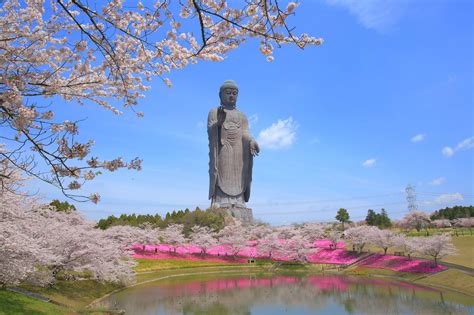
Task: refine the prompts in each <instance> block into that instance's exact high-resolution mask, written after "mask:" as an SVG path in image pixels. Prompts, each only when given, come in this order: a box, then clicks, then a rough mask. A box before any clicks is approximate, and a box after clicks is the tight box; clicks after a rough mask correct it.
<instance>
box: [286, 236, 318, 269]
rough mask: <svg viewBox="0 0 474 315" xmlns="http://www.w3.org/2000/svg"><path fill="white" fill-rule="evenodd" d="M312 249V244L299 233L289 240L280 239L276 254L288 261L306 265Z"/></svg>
mask: <svg viewBox="0 0 474 315" xmlns="http://www.w3.org/2000/svg"><path fill="white" fill-rule="evenodd" d="M312 248H313V246H312V242H310V240H309V239H308V237H306V236H305V235H304V234H303V233H301V232H300V233H296V234H294V235H293V236H291V237H290V238H285V239H280V242H279V247H278V252H279V254H280V255H282V256H283V257H285V258H286V259H288V260H292V261H297V262H300V263H307V262H308V260H307V256H308V255H309V254H310V253H311V250H312Z"/></svg>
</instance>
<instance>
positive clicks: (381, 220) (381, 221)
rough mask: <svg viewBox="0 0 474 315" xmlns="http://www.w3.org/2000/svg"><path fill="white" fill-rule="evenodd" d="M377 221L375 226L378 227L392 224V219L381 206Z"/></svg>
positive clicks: (387, 226)
mask: <svg viewBox="0 0 474 315" xmlns="http://www.w3.org/2000/svg"><path fill="white" fill-rule="evenodd" d="M377 221H378V222H377V226H378V227H380V228H389V227H391V226H392V221H391V220H390V218H389V217H388V214H387V211H385V209H384V208H382V210H381V211H380V214H379V215H378V220H377Z"/></svg>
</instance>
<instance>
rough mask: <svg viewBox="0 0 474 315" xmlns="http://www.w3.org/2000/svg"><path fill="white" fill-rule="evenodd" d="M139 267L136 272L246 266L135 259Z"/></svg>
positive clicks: (191, 261) (208, 262)
mask: <svg viewBox="0 0 474 315" xmlns="http://www.w3.org/2000/svg"><path fill="white" fill-rule="evenodd" d="M135 260H136V261H137V262H138V265H137V266H136V267H135V271H136V272H146V271H157V270H166V269H183V268H196V267H213V266H242V265H245V264H241V263H232V262H213V261H194V260H178V259H160V260H154V259H142V258H137V259H135Z"/></svg>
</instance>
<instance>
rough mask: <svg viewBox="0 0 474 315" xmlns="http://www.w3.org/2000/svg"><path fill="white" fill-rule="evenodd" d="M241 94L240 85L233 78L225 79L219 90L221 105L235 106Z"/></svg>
mask: <svg viewBox="0 0 474 315" xmlns="http://www.w3.org/2000/svg"><path fill="white" fill-rule="evenodd" d="M238 95H239V87H238V86H237V84H235V82H234V81H232V80H227V81H225V82H224V83H223V84H222V85H221V88H220V90H219V97H220V99H221V105H223V106H225V107H232V108H234V107H235V104H236V103H237V96H238Z"/></svg>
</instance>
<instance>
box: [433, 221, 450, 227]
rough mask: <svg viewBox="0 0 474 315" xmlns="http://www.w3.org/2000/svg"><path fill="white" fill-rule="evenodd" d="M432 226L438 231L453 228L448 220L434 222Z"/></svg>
mask: <svg viewBox="0 0 474 315" xmlns="http://www.w3.org/2000/svg"><path fill="white" fill-rule="evenodd" d="M431 224H432V225H433V226H434V227H436V228H438V229H442V228H447V227H451V222H450V221H449V220H446V219H439V220H434V221H432V222H431Z"/></svg>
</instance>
